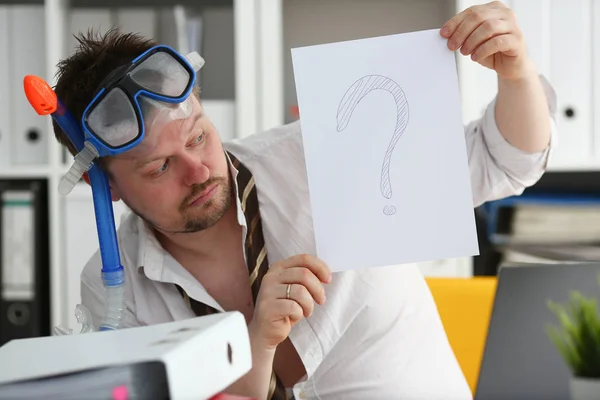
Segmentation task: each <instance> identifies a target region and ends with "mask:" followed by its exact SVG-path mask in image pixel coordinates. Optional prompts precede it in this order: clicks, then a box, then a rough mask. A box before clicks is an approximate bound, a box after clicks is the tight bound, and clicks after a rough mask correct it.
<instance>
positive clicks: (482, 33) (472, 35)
mask: <svg viewBox="0 0 600 400" xmlns="http://www.w3.org/2000/svg"><path fill="white" fill-rule="evenodd" d="M440 34H441V35H442V36H443V37H445V38H447V39H448V48H449V49H451V50H453V51H455V50H460V53H461V54H463V55H464V56H470V57H471V59H472V60H473V61H474V62H477V63H479V64H481V65H482V66H484V67H486V68H490V69H492V70H494V71H495V72H496V74H497V76H498V94H497V96H496V98H495V99H494V101H493V102H492V103H491V104H490V105H489V106H488V109H487V111H486V113H485V115H484V116H483V118H482V119H481V120H479V121H476V122H474V123H471V124H470V125H469V126H467V129H466V130H467V132H466V136H467V146H468V149H469V163H470V168H471V178H472V184H473V196H474V203H475V206H478V205H480V204H481V203H483V202H485V201H489V200H493V199H497V198H502V197H506V196H510V195H516V194H520V193H521V192H522V191H523V189H525V188H526V187H527V186H530V185H532V184H534V183H535V182H536V181H537V180H538V179H539V178H540V177H541V175H542V174H543V173H544V172H545V170H546V166H547V161H548V156H549V150H550V147H551V144H553V140H552V136H553V133H554V132H555V125H554V121H553V112H554V111H555V108H556V106H555V102H556V99H555V95H554V92H553V90H552V88H551V87H550V85H549V83H548V82H547V81H546V80H545V79H544V78H542V77H540V76H539V75H538V73H537V71H536V67H535V65H534V63H533V61H532V60H531V58H530V57H529V55H528V54H527V49H526V44H525V39H524V37H523V34H522V32H521V29H520V27H519V25H518V23H517V19H516V17H515V15H514V12H513V11H512V10H511V9H510V8H508V7H507V6H506V5H505V4H503V3H502V2H499V1H495V2H491V3H488V4H483V5H477V6H473V7H470V8H468V9H466V10H464V11H462V12H460V13H459V14H457V15H456V16H454V17H453V18H451V19H450V20H449V21H448V22H446V23H445V24H444V25H443V26H442V28H441V30H440Z"/></svg>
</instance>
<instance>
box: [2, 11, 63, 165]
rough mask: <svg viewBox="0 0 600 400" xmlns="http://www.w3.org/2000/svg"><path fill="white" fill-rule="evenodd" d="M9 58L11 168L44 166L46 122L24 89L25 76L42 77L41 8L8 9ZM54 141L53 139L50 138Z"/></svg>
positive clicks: (43, 59) (46, 157) (45, 72)
mask: <svg viewBox="0 0 600 400" xmlns="http://www.w3.org/2000/svg"><path fill="white" fill-rule="evenodd" d="M7 26H8V27H9V34H8V38H9V39H8V40H9V48H10V49H9V56H8V57H6V58H5V59H4V60H3V62H6V60H8V62H9V63H10V69H11V74H10V77H9V79H10V83H9V86H8V87H10V88H11V93H10V96H11V98H10V101H11V104H12V105H13V106H14V108H13V109H12V110H11V115H12V117H13V118H12V122H11V138H10V140H11V156H12V157H13V158H12V164H13V165H44V164H47V163H48V153H49V150H48V149H49V146H48V140H49V139H50V138H49V137H48V136H49V135H51V134H52V132H50V131H49V129H48V123H47V122H48V121H47V120H46V119H44V118H40V116H39V115H38V114H37V113H36V112H35V110H34V109H33V108H32V107H31V104H30V103H29V101H27V97H25V92H24V90H23V78H24V77H25V76H26V75H30V74H31V75H38V76H42V77H45V76H46V75H47V71H46V65H47V63H46V56H45V45H44V40H43V39H44V37H45V35H46V32H45V29H44V26H45V17H44V6H43V5H18V6H10V7H9V9H8V24H7ZM52 140H54V139H52Z"/></svg>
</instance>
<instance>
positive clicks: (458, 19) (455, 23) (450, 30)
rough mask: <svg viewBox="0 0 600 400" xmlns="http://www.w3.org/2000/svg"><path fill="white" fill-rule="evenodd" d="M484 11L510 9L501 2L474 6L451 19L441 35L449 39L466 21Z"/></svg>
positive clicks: (444, 26)
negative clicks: (474, 14) (472, 15)
mask: <svg viewBox="0 0 600 400" xmlns="http://www.w3.org/2000/svg"><path fill="white" fill-rule="evenodd" d="M484 10H509V8H508V6H507V5H506V4H504V3H503V2H501V1H492V2H490V3H487V4H481V5H474V6H472V7H469V8H467V9H465V10H463V11H461V12H460V13H458V14H456V15H455V16H454V17H452V18H450V19H449V20H448V21H447V22H446V23H445V24H444V25H442V28H441V29H440V34H441V35H442V36H443V37H445V38H449V37H450V36H452V35H453V34H454V32H456V29H457V28H458V27H459V26H460V25H461V24H462V22H463V21H464V20H465V19H467V17H468V16H470V15H471V14H473V13H482V12H483V11H484Z"/></svg>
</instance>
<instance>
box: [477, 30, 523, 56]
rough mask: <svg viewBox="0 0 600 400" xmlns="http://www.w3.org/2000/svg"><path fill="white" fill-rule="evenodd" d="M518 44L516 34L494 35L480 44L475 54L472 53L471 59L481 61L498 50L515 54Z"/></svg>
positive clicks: (510, 54) (511, 54)
mask: <svg viewBox="0 0 600 400" xmlns="http://www.w3.org/2000/svg"><path fill="white" fill-rule="evenodd" d="M517 45H518V43H517V38H516V37H515V36H514V35H510V34H506V35H498V36H494V37H493V38H491V39H490V40H488V41H487V42H485V43H483V44H482V45H481V46H479V47H478V48H477V49H476V50H475V51H474V52H473V54H471V59H472V60H473V61H481V60H483V59H485V58H486V57H489V56H491V55H492V54H496V53H498V52H502V53H505V54H506V55H508V56H513V55H516V54H517ZM513 51H514V53H513Z"/></svg>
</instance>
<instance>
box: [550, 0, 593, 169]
mask: <svg viewBox="0 0 600 400" xmlns="http://www.w3.org/2000/svg"><path fill="white" fill-rule="evenodd" d="M591 12H592V4H591V0H552V2H551V7H550V29H551V35H550V36H551V40H552V49H551V52H550V53H551V54H550V80H551V82H552V85H553V86H554V89H555V90H556V94H557V100H558V116H557V128H558V132H560V146H559V147H558V148H557V149H556V152H555V153H554V155H553V165H552V166H562V165H569V166H572V165H579V166H581V165H584V164H587V163H589V162H591V161H592V157H593V147H592V144H593V136H592V55H591V53H592V52H591V49H592V45H591V35H592V27H591V22H592V18H591Z"/></svg>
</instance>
